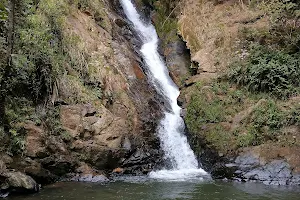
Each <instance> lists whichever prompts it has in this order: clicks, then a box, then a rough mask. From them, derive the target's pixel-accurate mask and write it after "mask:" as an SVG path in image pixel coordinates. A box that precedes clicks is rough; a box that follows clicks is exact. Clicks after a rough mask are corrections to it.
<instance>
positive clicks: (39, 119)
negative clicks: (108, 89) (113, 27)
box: [0, 0, 107, 154]
mask: <svg viewBox="0 0 300 200" xmlns="http://www.w3.org/2000/svg"><path fill="white" fill-rule="evenodd" d="M78 8H80V9H81V10H84V11H85V10H88V9H89V8H93V9H90V11H91V12H92V13H91V14H92V15H93V17H94V18H95V21H96V22H97V23H98V24H99V25H101V26H103V27H106V24H105V22H104V21H105V20H103V19H104V18H105V16H104V10H103V2H102V1H90V0H78V1H72V2H71V1H67V0H62V1H56V0H39V1H37V0H21V1H8V0H7V1H1V3H0V134H1V135H0V137H1V138H2V137H3V138H6V141H7V143H8V144H7V145H8V147H7V148H6V149H8V148H10V149H11V152H12V153H16V154H21V153H22V152H23V150H24V148H25V146H24V144H25V142H24V139H25V136H26V130H25V129H24V125H25V124H26V123H27V122H28V121H31V122H33V123H35V124H36V125H37V126H42V127H43V128H44V129H45V130H46V131H48V134H51V135H61V136H62V137H63V138H64V139H65V140H68V138H69V135H68V133H66V132H65V131H64V130H63V129H62V127H61V124H60V121H59V107H56V106H54V105H53V103H54V102H53V101H54V100H55V99H54V100H53V99H52V98H53V96H55V97H57V98H60V96H57V95H58V94H59V92H60V93H63V94H65V93H66V92H69V93H71V96H72V94H73V93H74V94H73V96H72V98H71V97H70V95H69V96H68V95H66V97H65V99H60V100H64V101H65V102H67V103H85V102H90V101H91V102H93V101H96V100H99V99H101V98H102V90H101V84H100V83H99V81H97V80H94V79H93V77H92V76H93V74H90V73H89V68H88V67H87V63H88V59H89V56H88V55H87V54H86V52H85V49H83V48H79V46H80V45H81V41H80V38H79V37H78V36H77V35H72V34H66V26H67V23H66V20H67V16H69V15H70V14H71V13H72V12H73V11H74V10H77V9H78ZM106 28H107V27H106ZM70 72H72V73H70ZM60 85H63V87H66V88H64V90H63V89H62V88H61V86H60ZM60 90H63V91H62V92H61V91H60ZM3 145H6V144H3Z"/></svg>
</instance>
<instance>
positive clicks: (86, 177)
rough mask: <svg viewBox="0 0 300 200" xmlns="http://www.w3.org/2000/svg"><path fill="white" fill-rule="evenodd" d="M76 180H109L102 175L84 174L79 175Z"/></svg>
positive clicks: (96, 181) (97, 181)
mask: <svg viewBox="0 0 300 200" xmlns="http://www.w3.org/2000/svg"><path fill="white" fill-rule="evenodd" d="M75 180H76V178H75ZM77 181H79V182H92V183H100V182H107V181H109V179H108V178H107V177H106V176H104V175H93V174H85V175H82V176H79V177H78V179H77Z"/></svg>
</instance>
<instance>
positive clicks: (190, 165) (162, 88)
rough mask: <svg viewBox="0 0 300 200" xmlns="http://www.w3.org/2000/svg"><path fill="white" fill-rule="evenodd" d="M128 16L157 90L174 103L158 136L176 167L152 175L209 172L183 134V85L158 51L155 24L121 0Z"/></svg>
mask: <svg viewBox="0 0 300 200" xmlns="http://www.w3.org/2000/svg"><path fill="white" fill-rule="evenodd" d="M120 2H121V5H122V7H123V9H124V12H125V14H126V16H127V18H128V19H129V20H130V21H131V22H132V23H133V25H134V29H135V31H136V32H137V33H138V34H139V36H140V37H141V40H142V42H143V45H142V48H141V50H140V51H141V53H142V55H143V58H144V60H145V62H146V65H147V67H148V76H149V78H150V79H151V82H152V83H153V85H154V86H155V88H156V90H157V91H158V92H159V93H160V94H162V95H163V96H164V97H165V98H166V100H167V102H168V103H169V104H170V107H171V111H170V109H169V110H167V109H166V111H165V113H164V118H163V119H162V120H161V122H160V125H159V129H158V136H159V138H160V141H161V145H162V149H163V150H164V154H165V157H166V159H167V160H169V161H171V164H172V169H170V170H167V169H165V170H160V171H153V172H151V173H150V175H149V176H150V177H151V178H156V179H169V180H185V179H189V178H195V177H199V176H201V175H207V173H206V172H205V171H204V170H203V169H201V168H199V167H198V162H197V159H196V157H195V155H194V152H193V151H192V149H191V147H190V145H189V144H188V142H187V138H186V136H185V135H183V134H182V133H183V131H184V122H183V119H182V118H181V117H180V110H181V108H180V107H179V106H178V105H177V98H178V96H179V93H180V92H179V89H178V88H177V86H176V85H175V83H174V82H173V81H172V79H171V78H170V76H169V72H168V69H167V67H166V65H165V63H164V61H163V60H162V58H161V56H160V55H159V53H158V50H157V49H158V41H159V40H158V36H157V33H156V30H155V28H154V26H153V25H151V24H146V23H144V22H143V21H142V20H141V17H140V15H139V13H138V12H137V10H136V8H135V6H134V5H133V3H132V2H131V1H130V0H120Z"/></svg>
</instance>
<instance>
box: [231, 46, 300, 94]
mask: <svg viewBox="0 0 300 200" xmlns="http://www.w3.org/2000/svg"><path fill="white" fill-rule="evenodd" d="M229 79H230V80H231V81H232V82H235V83H237V84H239V85H243V86H246V88H247V89H248V90H249V91H252V92H266V93H270V94H272V95H274V96H276V97H279V98H287V97H289V96H291V95H294V94H297V93H298V92H299V89H300V54H299V53H294V54H289V53H286V52H284V51H279V50H270V49H268V48H266V47H263V46H261V45H260V46H255V47H253V48H252V49H251V50H250V54H249V57H248V58H247V59H246V61H243V62H237V63H235V64H233V67H232V70H231V71H230V72H229Z"/></svg>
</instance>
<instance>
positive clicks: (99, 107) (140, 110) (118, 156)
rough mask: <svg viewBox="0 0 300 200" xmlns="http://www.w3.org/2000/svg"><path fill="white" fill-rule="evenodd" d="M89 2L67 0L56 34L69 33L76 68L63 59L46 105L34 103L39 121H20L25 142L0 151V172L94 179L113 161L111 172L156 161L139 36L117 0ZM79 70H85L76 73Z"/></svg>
mask: <svg viewBox="0 0 300 200" xmlns="http://www.w3.org/2000/svg"><path fill="white" fill-rule="evenodd" d="M94 4H95V5H94V6H95V7H97V8H98V9H99V10H95V9H93V8H90V7H85V8H79V7H78V8H77V7H75V6H73V5H70V9H69V13H68V14H67V16H66V20H65V22H64V26H63V27H64V29H63V35H64V37H65V38H68V39H70V38H71V39H73V40H76V42H72V43H68V45H67V47H66V48H67V49H66V51H68V52H71V53H72V55H74V56H76V60H75V61H76V62H77V64H78V63H81V69H79V70H78V69H76V70H74V69H73V68H72V63H71V62H67V63H66V64H65V73H64V74H63V75H62V76H61V77H59V78H58V80H56V83H55V84H54V86H53V94H52V96H51V97H50V99H51V103H52V105H53V106H51V108H45V107H42V106H38V107H37V108H36V110H37V112H40V113H45V115H44V116H45V121H43V123H36V122H33V121H26V122H25V125H24V129H25V130H26V134H25V144H24V147H25V150H24V152H23V153H22V155H20V156H11V155H5V154H3V156H1V158H0V164H1V165H3V167H1V170H3V173H4V172H5V173H7V171H9V170H10V169H15V170H19V171H21V172H23V173H26V174H28V175H30V176H32V177H33V178H34V179H35V180H36V181H37V182H38V183H50V182H53V181H56V180H59V179H61V178H62V177H63V178H72V177H77V179H76V180H81V179H80V176H84V177H88V178H90V179H91V180H96V179H97V174H107V173H111V172H112V171H113V169H115V168H118V169H119V170H115V172H116V173H132V174H144V173H147V172H148V171H149V170H151V169H153V167H155V165H157V164H159V163H160V161H159V160H160V159H161V152H160V148H159V141H158V139H157V138H156V136H155V132H156V127H157V123H158V121H159V119H160V118H161V116H162V113H161V110H160V104H161V102H160V98H159V96H158V95H157V94H156V92H155V90H154V88H152V87H151V86H150V85H149V83H148V81H147V77H146V76H145V74H144V72H143V65H144V64H143V61H142V59H141V57H139V52H138V48H139V39H138V38H137V37H136V36H135V33H134V32H132V31H131V29H130V24H129V23H128V22H127V20H126V19H124V17H123V14H122V10H121V7H120V5H119V1H110V0H109V1H108V0H107V1H94ZM82 74H86V78H84V79H81V80H80V79H78V78H77V77H80V76H82ZM50 112H51V113H52V114H51V117H50V114H49V113H50ZM44 122H46V123H44ZM47 122H49V123H47ZM49 124H50V125H51V126H54V127H56V128H58V129H59V131H55V132H53V131H52V129H50V128H49ZM4 158H7V159H4ZM94 176H95V177H96V178H94V179H93V177H94ZM78 177H79V178H78ZM83 179H84V180H86V178H83ZM83 179H82V180H83ZM97 180H98V179H97ZM11 187H12V188H13V186H12V185H11Z"/></svg>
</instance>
